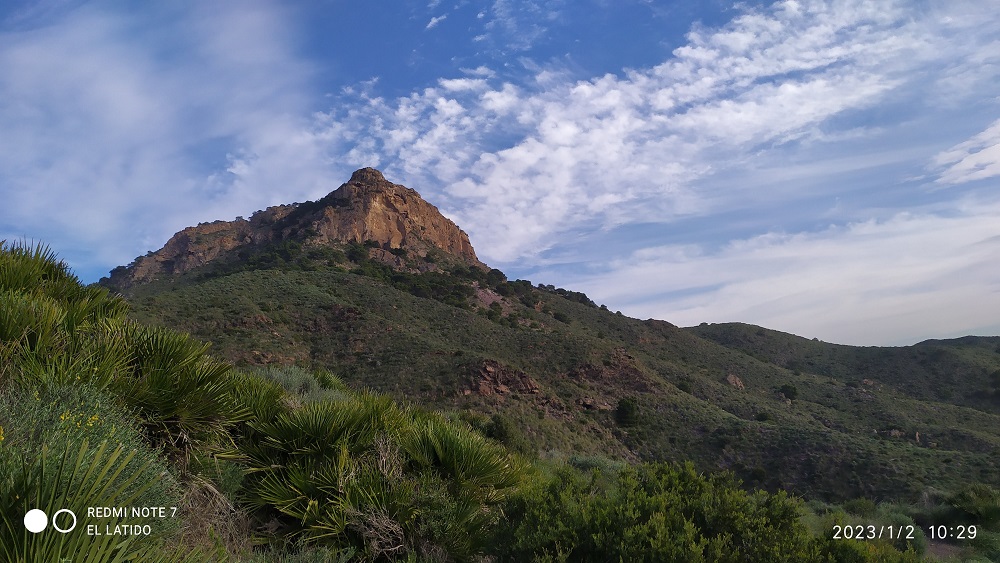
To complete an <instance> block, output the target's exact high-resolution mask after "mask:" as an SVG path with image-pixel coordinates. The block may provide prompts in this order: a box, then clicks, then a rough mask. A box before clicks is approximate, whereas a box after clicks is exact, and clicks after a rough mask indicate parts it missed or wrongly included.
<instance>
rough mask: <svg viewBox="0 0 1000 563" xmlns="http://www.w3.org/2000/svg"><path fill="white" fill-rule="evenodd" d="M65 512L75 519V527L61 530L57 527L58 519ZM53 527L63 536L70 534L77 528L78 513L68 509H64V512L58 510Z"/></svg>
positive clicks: (53, 516)
mask: <svg viewBox="0 0 1000 563" xmlns="http://www.w3.org/2000/svg"><path fill="white" fill-rule="evenodd" d="M64 512H65V513H66V514H69V515H70V517H72V518H73V525H72V526H70V527H68V528H60V527H59V526H57V525H56V518H58V517H59V515H60V514H62V513H64ZM52 527H53V528H55V529H56V531H57V532H60V533H63V534H68V533H70V532H72V531H73V528H76V513H74V512H73V511H72V510H70V509H68V508H64V509H62V510H57V511H56V513H55V514H53V515H52Z"/></svg>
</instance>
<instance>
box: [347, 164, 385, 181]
mask: <svg viewBox="0 0 1000 563" xmlns="http://www.w3.org/2000/svg"><path fill="white" fill-rule="evenodd" d="M347 183H348V184H361V185H374V184H387V183H388V182H387V181H386V179H385V176H383V175H382V173H381V172H379V171H378V170H376V169H374V168H361V169H359V170H355V171H354V174H351V179H350V180H348V182H347Z"/></svg>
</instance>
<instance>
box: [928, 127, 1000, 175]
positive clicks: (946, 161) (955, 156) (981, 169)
mask: <svg viewBox="0 0 1000 563" xmlns="http://www.w3.org/2000/svg"><path fill="white" fill-rule="evenodd" d="M933 163H934V165H935V166H936V167H939V168H944V170H943V171H942V172H941V174H940V176H939V177H938V179H937V182H939V183H942V184H962V183H965V182H971V181H974V180H983V179H985V178H992V177H993V176H1000V119H998V120H997V121H994V122H993V124H992V125H990V126H989V127H988V128H987V129H986V130H985V131H983V132H982V133H979V134H978V135H976V136H974V137H972V138H971V139H969V140H968V141H965V142H964V143H960V144H957V145H955V146H953V147H951V148H950V149H948V150H946V151H944V152H942V153H940V154H938V155H937V156H936V157H934V161H933Z"/></svg>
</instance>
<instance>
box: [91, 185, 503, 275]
mask: <svg viewBox="0 0 1000 563" xmlns="http://www.w3.org/2000/svg"><path fill="white" fill-rule="evenodd" d="M284 240H295V241H297V242H300V243H302V244H304V245H312V246H322V245H339V244H343V243H349V242H359V243H361V242H366V241H375V242H376V243H378V245H379V246H380V247H381V248H376V249H373V250H372V251H371V252H372V253H373V254H374V256H373V258H374V259H376V260H378V261H380V262H383V263H387V264H389V265H395V266H397V267H401V265H402V262H401V260H398V259H397V258H396V257H395V256H393V255H392V254H390V253H389V252H388V251H389V250H392V249H399V248H403V249H406V251H407V253H408V254H409V255H412V256H426V255H427V253H428V252H429V251H431V250H433V249H437V250H439V251H441V252H444V253H445V254H447V255H449V256H451V257H452V258H454V259H457V260H459V261H461V262H465V263H467V264H470V265H475V266H479V267H483V268H485V267H486V266H485V265H484V264H483V263H482V262H480V261H479V259H478V258H477V257H476V252H475V250H474V249H473V248H472V244H471V243H470V242H469V236H468V235H466V234H465V232H463V231H462V230H461V229H460V228H458V226H457V225H455V223H453V222H452V221H450V220H449V219H448V218H447V217H445V216H444V215H441V212H440V211H438V209H437V208H436V207H434V206H433V205H431V204H430V203H427V202H426V201H424V199H423V198H421V197H420V194H418V193H417V192H416V191H414V190H412V189H410V188H407V187H405V186H401V185H399V184H393V183H391V182H389V181H387V180H386V179H385V177H383V176H382V173H381V172H379V171H378V170H375V169H374V168H362V169H361V170H358V171H356V172H354V174H353V175H352V176H351V179H350V180H349V181H348V182H347V183H346V184H343V185H341V186H340V187H339V188H337V189H336V190H335V191H333V192H331V193H330V194H328V195H327V196H326V197H324V198H322V199H320V200H318V201H314V202H313V201H310V202H306V203H296V204H291V205H279V206H275V207H269V208H267V209H265V210H263V211H258V212H256V213H254V214H253V216H251V217H250V219H249V220H246V219H243V218H242V217H240V218H237V219H236V220H235V221H215V222H212V223H202V224H200V225H198V226H196V227H188V228H186V229H184V230H182V231H180V232H179V233H177V234H175V235H174V236H173V237H171V238H170V240H169V241H167V244H166V245H164V246H163V248H161V249H160V250H157V251H156V252H151V253H149V254H147V255H146V256H141V257H139V258H137V259H136V260H135V261H134V262H133V263H132V264H130V265H129V266H127V267H118V268H115V269H114V270H113V271H112V272H111V276H110V278H104V279H103V280H101V282H102V283H104V284H106V285H110V286H112V287H115V288H117V289H119V290H126V289H128V288H130V287H132V286H134V285H138V284H143V283H148V282H151V281H154V280H157V279H164V278H169V277H172V276H175V275H179V274H183V273H185V272H188V271H191V270H193V269H195V268H199V267H201V266H205V265H206V264H209V263H210V262H213V261H216V260H219V259H224V258H228V257H231V256H233V254H234V253H235V252H237V251H239V250H240V249H243V248H247V247H254V246H262V245H266V244H268V243H274V242H281V241H284Z"/></svg>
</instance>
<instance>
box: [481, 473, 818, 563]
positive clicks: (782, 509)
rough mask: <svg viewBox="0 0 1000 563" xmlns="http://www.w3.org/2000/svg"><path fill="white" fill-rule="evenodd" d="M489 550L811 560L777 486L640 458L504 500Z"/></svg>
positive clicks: (575, 557)
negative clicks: (743, 483) (755, 486)
mask: <svg viewBox="0 0 1000 563" xmlns="http://www.w3.org/2000/svg"><path fill="white" fill-rule="evenodd" d="M508 515H509V516H510V519H509V520H508V523H507V526H506V527H505V528H503V529H502V530H501V531H500V533H499V535H498V538H497V540H496V542H495V548H496V555H498V556H499V557H501V558H502V559H509V560H517V561H636V562H638V561H775V562H777V561H811V560H815V559H814V556H815V555H816V554H817V552H816V548H815V546H814V545H812V543H811V540H810V537H809V535H808V533H807V531H806V529H805V527H804V526H803V525H802V524H801V523H800V522H799V516H800V511H799V503H798V501H796V500H794V499H792V498H789V497H788V496H786V495H785V494H784V493H778V494H775V495H772V494H769V493H766V492H761V491H758V492H753V493H751V492H747V491H744V490H742V489H740V488H739V483H738V482H736V481H735V480H734V479H733V478H732V477H731V476H730V475H729V474H717V475H711V476H703V475H701V474H699V473H697V472H696V471H695V470H694V467H693V466H692V465H691V464H686V465H669V464H644V465H641V466H638V467H634V468H632V467H630V468H626V469H624V470H622V471H621V472H618V473H614V474H611V475H608V474H605V473H602V472H600V471H594V472H592V473H590V474H589V475H585V474H581V473H579V472H577V471H575V470H572V469H570V468H565V469H562V470H560V471H558V472H557V473H556V474H555V476H554V477H552V478H551V479H549V480H547V481H543V482H540V483H537V484H535V485H534V486H532V487H530V488H528V489H527V490H525V491H524V492H522V493H521V494H519V495H518V496H516V497H515V498H513V499H512V501H511V502H510V503H509V505H508Z"/></svg>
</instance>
